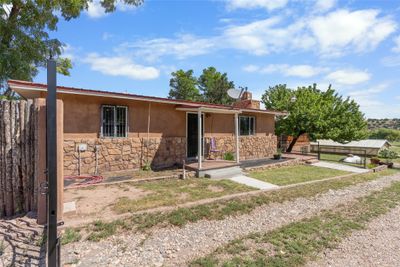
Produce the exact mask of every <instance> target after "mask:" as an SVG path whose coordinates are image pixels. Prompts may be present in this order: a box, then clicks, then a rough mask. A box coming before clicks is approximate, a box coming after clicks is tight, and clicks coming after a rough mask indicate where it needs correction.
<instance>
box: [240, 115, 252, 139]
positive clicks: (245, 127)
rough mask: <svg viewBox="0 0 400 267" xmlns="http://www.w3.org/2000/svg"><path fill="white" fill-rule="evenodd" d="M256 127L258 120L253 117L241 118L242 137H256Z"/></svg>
mask: <svg viewBox="0 0 400 267" xmlns="http://www.w3.org/2000/svg"><path fill="white" fill-rule="evenodd" d="M255 126H256V118H255V117H252V116H240V117H239V129H240V135H254V134H255V128H256V127H255Z"/></svg>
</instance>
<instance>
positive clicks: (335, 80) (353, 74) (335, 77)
mask: <svg viewBox="0 0 400 267" xmlns="http://www.w3.org/2000/svg"><path fill="white" fill-rule="evenodd" d="M370 78H371V75H370V74H369V73H368V72H366V71H360V70H352V69H343V70H337V71H334V72H331V73H329V74H328V75H327V76H326V77H325V79H326V80H328V82H329V83H332V84H342V85H355V84H359V83H363V82H366V81H368V80H369V79H370Z"/></svg>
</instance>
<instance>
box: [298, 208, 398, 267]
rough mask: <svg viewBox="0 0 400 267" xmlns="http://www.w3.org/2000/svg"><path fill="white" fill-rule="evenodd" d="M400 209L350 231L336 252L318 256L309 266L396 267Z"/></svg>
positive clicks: (327, 252) (332, 251)
mask: <svg viewBox="0 0 400 267" xmlns="http://www.w3.org/2000/svg"><path fill="white" fill-rule="evenodd" d="M399 219H400V206H398V207H396V208H394V209H393V210H391V211H390V212H389V213H387V214H385V215H383V216H381V217H378V218H376V219H374V220H373V221H372V222H371V223H369V224H368V227H367V229H365V230H362V231H356V232H353V234H351V235H350V236H349V237H347V238H346V239H344V240H343V241H342V242H341V243H340V244H339V245H338V247H337V248H336V249H333V250H326V251H325V252H323V253H321V254H319V256H318V258H319V259H318V260H316V261H313V262H310V263H308V264H307V265H306V266H308V267H319V266H332V267H335V266H337V267H342V266H354V267H356V266H357V267H358V266H363V267H369V266H380V267H383V266H399V265H400V220H399Z"/></svg>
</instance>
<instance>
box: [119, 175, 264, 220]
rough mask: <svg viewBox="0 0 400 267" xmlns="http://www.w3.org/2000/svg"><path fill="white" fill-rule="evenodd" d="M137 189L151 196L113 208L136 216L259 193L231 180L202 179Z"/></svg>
mask: <svg viewBox="0 0 400 267" xmlns="http://www.w3.org/2000/svg"><path fill="white" fill-rule="evenodd" d="M126 186H128V185H126ZM135 187H136V188H138V189H140V190H142V191H144V192H149V193H148V194H146V195H145V196H143V197H142V198H138V199H130V198H128V197H122V198H119V199H118V201H117V202H116V203H115V205H114V207H113V209H114V210H115V211H116V212H117V213H125V212H134V211H138V210H144V209H150V208H155V207H160V206H172V205H176V204H182V203H185V202H192V201H196V200H200V199H206V198H214V197H220V196H224V195H230V194H234V193H240V192H246V191H251V190H256V188H252V187H249V186H246V185H242V184H238V183H235V182H232V181H229V180H211V179H198V178H195V179H187V180H176V179H173V180H162V181H154V182H146V183H140V184H136V185H135Z"/></svg>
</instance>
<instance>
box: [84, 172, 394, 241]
mask: <svg viewBox="0 0 400 267" xmlns="http://www.w3.org/2000/svg"><path fill="white" fill-rule="evenodd" d="M396 173H398V172H397V171H395V170H385V171H382V172H378V173H367V174H361V175H360V174H358V175H354V176H349V177H344V178H341V179H337V180H330V181H320V182H316V183H312V184H306V185H299V186H296V187H292V188H285V189H282V190H278V191H270V192H263V193H260V194H257V195H251V196H245V197H241V198H235V199H231V200H220V201H217V202H213V203H209V204H202V205H197V206H193V207H188V208H179V209H176V210H173V211H167V212H157V213H144V214H140V215H134V216H132V217H130V218H127V219H124V220H116V221H113V222H103V221H97V222H95V223H93V224H89V225H87V226H85V227H83V228H82V229H79V230H81V231H84V232H86V233H88V239H89V240H92V241H98V240H101V239H104V238H107V237H109V236H112V235H114V234H116V233H121V232H126V231H146V230H148V229H150V228H152V227H155V226H157V227H166V226H171V225H173V226H179V227H182V226H184V225H186V224H187V223H190V222H197V221H199V220H222V219H224V218H226V217H228V216H231V215H240V214H245V213H249V212H251V211H253V210H254V209H255V208H257V207H259V206H261V205H265V204H269V203H273V202H279V203H282V202H284V201H290V200H294V199H296V198H300V197H304V198H310V197H314V196H315V195H317V194H321V193H324V192H327V191H329V190H338V189H341V188H345V187H348V186H351V185H355V184H358V183H363V182H367V181H371V180H374V179H378V178H379V177H382V176H387V175H393V174H396Z"/></svg>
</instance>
